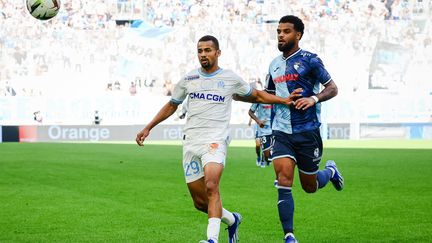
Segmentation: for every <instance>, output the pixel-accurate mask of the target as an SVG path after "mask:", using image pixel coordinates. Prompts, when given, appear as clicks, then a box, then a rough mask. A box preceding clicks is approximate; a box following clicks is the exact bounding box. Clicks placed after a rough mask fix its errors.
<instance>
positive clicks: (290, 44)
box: [278, 41, 295, 52]
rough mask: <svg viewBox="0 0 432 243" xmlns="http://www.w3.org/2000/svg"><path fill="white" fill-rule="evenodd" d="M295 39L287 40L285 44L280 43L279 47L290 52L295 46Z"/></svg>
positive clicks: (280, 49)
mask: <svg viewBox="0 0 432 243" xmlns="http://www.w3.org/2000/svg"><path fill="white" fill-rule="evenodd" d="M294 45H295V43H294V41H290V42H286V43H285V44H278V49H279V51H281V52H288V51H290V50H291V49H293V48H294Z"/></svg>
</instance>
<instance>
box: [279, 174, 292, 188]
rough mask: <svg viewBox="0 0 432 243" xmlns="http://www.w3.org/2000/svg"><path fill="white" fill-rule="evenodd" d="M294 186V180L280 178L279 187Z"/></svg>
mask: <svg viewBox="0 0 432 243" xmlns="http://www.w3.org/2000/svg"><path fill="white" fill-rule="evenodd" d="M292 184H293V178H289V177H286V176H278V185H279V186H286V187H291V186H292Z"/></svg>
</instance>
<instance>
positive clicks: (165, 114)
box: [135, 101, 178, 146]
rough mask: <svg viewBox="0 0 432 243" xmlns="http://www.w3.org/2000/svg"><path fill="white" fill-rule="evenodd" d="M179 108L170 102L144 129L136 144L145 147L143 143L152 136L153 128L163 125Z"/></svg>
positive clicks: (137, 137)
mask: <svg viewBox="0 0 432 243" xmlns="http://www.w3.org/2000/svg"><path fill="white" fill-rule="evenodd" d="M177 106H178V104H176V103H174V102H172V101H168V103H166V104H165V105H164V106H163V107H162V108H161V109H160V111H159V112H158V113H157V114H156V116H155V117H154V118H153V120H151V122H150V123H149V124H147V126H145V127H144V129H143V130H141V131H140V132H139V133H138V134H137V136H136V139H135V141H136V143H137V144H138V145H139V146H143V142H144V140H145V139H146V137H147V136H148V135H149V134H150V130H151V129H152V128H153V127H155V126H156V125H157V124H159V123H161V122H162V121H164V120H165V119H167V118H168V117H170V116H171V115H172V114H173V113H174V112H175V111H176V110H177Z"/></svg>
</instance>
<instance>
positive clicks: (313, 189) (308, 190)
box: [302, 184, 318, 193]
mask: <svg viewBox="0 0 432 243" xmlns="http://www.w3.org/2000/svg"><path fill="white" fill-rule="evenodd" d="M302 188H303V191H305V192H306V193H314V192H316V191H317V190H318V187H317V185H316V184H315V185H312V184H306V185H303V184H302Z"/></svg>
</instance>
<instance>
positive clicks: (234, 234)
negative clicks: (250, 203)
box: [227, 213, 242, 243]
mask: <svg viewBox="0 0 432 243" xmlns="http://www.w3.org/2000/svg"><path fill="white" fill-rule="evenodd" d="M233 215H234V218H235V222H234V224H233V225H231V226H228V228H227V229H228V243H237V242H238V241H239V236H238V227H239V225H240V224H241V222H242V216H241V215H240V214H239V213H233Z"/></svg>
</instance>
